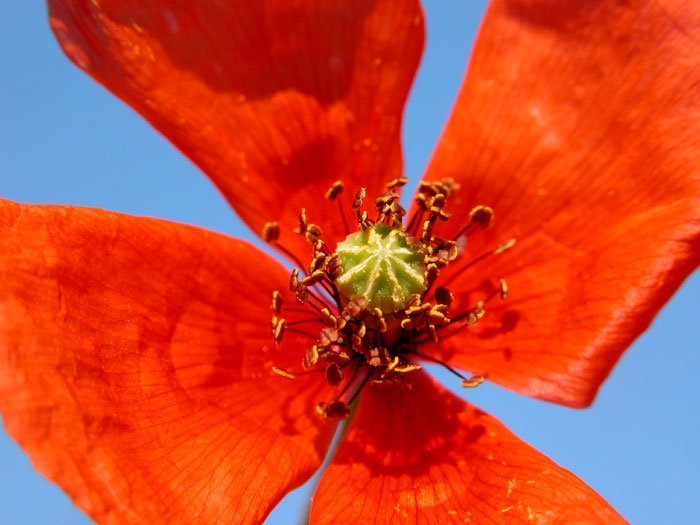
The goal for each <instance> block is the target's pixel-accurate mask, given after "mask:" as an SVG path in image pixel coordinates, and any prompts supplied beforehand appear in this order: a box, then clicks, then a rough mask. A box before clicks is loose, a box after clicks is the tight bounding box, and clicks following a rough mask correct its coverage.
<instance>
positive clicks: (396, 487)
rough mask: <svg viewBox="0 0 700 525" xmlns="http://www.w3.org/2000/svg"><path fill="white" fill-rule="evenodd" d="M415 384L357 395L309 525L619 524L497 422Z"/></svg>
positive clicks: (597, 500)
mask: <svg viewBox="0 0 700 525" xmlns="http://www.w3.org/2000/svg"><path fill="white" fill-rule="evenodd" d="M416 375H417V376H419V377H416V378H415V380H414V382H413V384H412V388H407V387H401V386H399V387H397V386H395V385H392V386H388V387H386V386H379V387H369V388H367V389H366V391H365V392H363V393H362V398H361V399H360V406H359V408H358V410H357V413H356V415H355V418H354V419H353V421H352V423H351V426H350V428H349V430H348V432H347V434H346V435H345V436H344V438H343V441H342V443H341V445H340V448H339V449H338V452H337V453H336V455H335V457H334V458H333V461H332V463H331V464H330V466H329V467H328V469H327V470H326V471H325V473H324V474H323V477H322V478H321V482H320V484H319V486H318V488H317V490H316V494H315V495H314V499H313V506H312V509H311V520H310V523H311V524H312V525H321V524H325V523H333V524H339V525H341V524H354V523H377V524H380V523H387V524H388V523H402V524H410V523H416V524H418V523H423V524H428V523H504V524H505V523H543V524H544V523H562V524H563V523H586V524H594V523H600V524H606V525H608V524H612V523H624V522H625V521H624V520H623V519H622V518H621V517H620V516H619V515H618V514H617V513H616V512H615V511H614V510H613V509H612V508H611V507H610V505H608V504H607V503H606V502H605V501H604V500H603V499H602V498H601V497H600V496H599V495H598V494H596V493H595V492H594V491H593V490H592V489H591V488H589V487H587V486H586V485H585V484H584V483H583V482H582V481H581V480H579V479H578V478H576V477H575V476H574V475H573V474H571V473H570V472H568V471H567V470H565V469H563V468H561V467H559V466H557V465H556V464H554V463H553V462H552V461H551V460H549V459H548V458H546V457H545V456H543V455H542V454H540V453H539V452H537V451H536V450H534V449H533V448H532V447H530V446H528V445H527V444H525V443H524V442H522V441H521V440H519V439H518V438H517V437H515V436H514V435H513V434H511V433H510V432H509V431H508V430H507V429H506V428H505V427H504V426H503V425H502V424H501V423H500V422H499V421H498V420H496V419H495V418H493V417H491V416H489V415H488V414H485V413H484V412H482V411H480V410H478V409H476V408H474V407H473V406H471V405H468V404H467V403H465V402H464V401H462V400H461V399H459V398H457V397H456V396H454V395H453V394H451V393H449V392H448V391H446V390H445V389H443V388H442V387H440V386H439V385H437V384H435V383H433V381H432V380H431V379H430V378H429V377H427V376H426V375H423V374H422V373H418V374H416Z"/></svg>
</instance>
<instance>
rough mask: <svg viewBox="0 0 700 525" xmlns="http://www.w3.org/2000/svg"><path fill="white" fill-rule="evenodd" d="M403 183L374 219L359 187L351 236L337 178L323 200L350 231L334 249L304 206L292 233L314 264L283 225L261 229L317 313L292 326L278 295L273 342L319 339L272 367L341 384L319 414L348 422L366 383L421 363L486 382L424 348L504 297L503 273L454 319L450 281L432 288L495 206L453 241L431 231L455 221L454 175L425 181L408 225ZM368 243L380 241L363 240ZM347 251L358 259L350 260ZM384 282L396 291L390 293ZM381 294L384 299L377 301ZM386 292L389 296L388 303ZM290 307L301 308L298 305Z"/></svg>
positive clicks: (397, 376)
mask: <svg viewBox="0 0 700 525" xmlns="http://www.w3.org/2000/svg"><path fill="white" fill-rule="evenodd" d="M406 182H407V180H406V179H404V178H399V179H394V180H392V181H391V182H389V183H388V184H387V186H386V188H387V191H386V193H385V194H384V195H382V196H380V197H378V198H376V199H375V201H374V210H375V212H376V217H375V218H374V219H371V218H370V217H369V214H368V212H367V211H365V210H363V205H364V201H365V199H366V196H367V193H366V190H365V189H364V188H360V189H359V190H358V191H357V192H356V193H355V195H354V197H353V199H352V201H351V203H350V206H351V209H352V210H353V211H354V212H355V217H356V223H357V231H358V232H360V233H355V234H353V233H351V232H350V229H349V226H348V220H347V217H346V215H345V210H344V208H343V206H342V203H341V200H340V198H341V195H342V194H343V191H344V184H343V183H342V182H341V181H337V182H335V183H334V184H333V185H332V186H331V188H330V189H329V190H328V191H327V192H326V195H325V198H326V199H328V200H330V201H337V202H338V209H339V214H340V217H341V220H342V222H343V224H344V225H345V227H346V230H347V234H348V239H346V241H344V242H343V243H339V245H338V247H337V248H336V251H335V252H333V251H331V250H330V249H329V248H328V246H327V245H326V243H325V242H324V240H323V231H322V229H321V228H320V227H319V226H318V225H316V224H313V223H310V222H308V220H307V216H306V210H304V209H302V210H301V211H300V214H299V224H298V227H297V228H296V229H295V230H294V232H295V233H296V234H298V235H303V236H305V237H306V240H307V241H308V242H309V244H310V245H311V247H312V257H311V262H310V263H309V264H308V265H304V264H302V263H301V261H299V260H298V259H296V257H295V256H294V255H293V254H292V253H291V252H290V251H289V250H287V249H286V248H284V246H283V245H281V244H280V242H279V238H280V229H279V226H278V225H277V223H268V224H266V225H265V228H264V230H263V238H264V239H265V240H266V241H267V242H269V243H271V244H273V245H274V246H276V247H277V248H279V249H280V250H282V251H283V252H284V253H286V254H287V255H288V256H290V258H292V260H294V261H296V263H297V264H298V268H295V269H294V270H293V271H292V273H291V276H290V282H289V288H290V290H291V291H292V292H293V293H294V295H295V297H296V302H297V303H298V305H303V307H304V308H305V310H304V311H306V312H308V313H309V314H310V317H309V318H303V319H299V320H296V321H293V322H289V323H288V322H287V321H286V320H285V318H284V317H282V313H283V308H284V307H283V304H282V295H281V294H280V293H279V292H278V291H275V292H274V293H273V296H272V305H271V308H272V321H271V329H272V335H273V338H274V340H275V343H276V344H277V345H279V344H280V343H281V342H282V340H283V338H284V336H285V333H287V332H294V333H296V334H299V335H302V336H305V337H307V338H309V339H310V340H311V341H312V344H310V345H309V346H308V347H307V349H306V351H305V352H304V355H303V356H301V370H299V371H290V370H286V369H282V368H278V367H273V368H272V370H273V371H274V372H275V373H276V374H278V375H280V376H282V377H285V378H288V379H293V378H295V377H296V376H298V375H303V374H311V373H323V376H324V378H325V381H326V382H327V383H328V384H329V385H331V386H333V387H337V388H339V391H338V393H337V395H336V397H335V399H334V400H332V401H329V402H327V403H321V404H319V405H318V407H317V410H318V412H319V414H321V415H323V416H325V417H329V418H334V419H344V418H346V417H347V416H348V415H349V413H350V405H351V403H352V402H353V401H354V400H355V398H356V397H357V395H358V394H359V392H360V391H361V390H362V389H363V388H364V386H365V385H367V384H368V383H370V382H372V383H375V384H377V383H400V382H403V381H404V380H405V378H406V377H407V376H408V375H409V374H411V373H412V372H415V371H417V370H420V369H421V365H420V364H418V363H417V360H419V359H422V360H428V361H433V362H437V363H440V364H442V365H443V366H445V367H446V368H447V369H448V370H450V371H451V372H453V373H454V374H456V375H457V376H459V377H460V378H461V379H462V386H464V387H474V386H477V385H478V384H480V383H481V382H482V381H483V379H484V378H483V377H482V376H476V377H471V378H467V377H465V376H463V375H462V374H460V373H459V372H457V371H455V370H453V369H452V368H450V367H449V366H447V365H446V364H445V363H442V362H441V361H440V360H438V359H436V358H434V357H431V356H427V355H424V354H422V353H420V352H419V351H418V348H419V346H420V345H421V344H425V343H429V342H437V341H439V340H440V338H442V337H447V336H449V335H452V334H454V333H457V332H458V331H460V330H462V329H464V328H465V327H466V326H468V325H470V324H474V323H476V322H477V321H478V320H479V319H481V318H482V317H483V316H484V313H485V305H486V304H487V303H488V302H489V301H490V300H491V299H493V298H494V297H495V296H496V295H500V297H501V298H502V299H505V298H506V296H507V293H508V289H507V286H506V283H505V281H504V280H502V279H501V280H499V283H498V286H497V287H494V290H493V291H492V292H491V293H490V294H489V295H488V296H487V297H486V298H484V299H483V300H482V301H479V302H477V303H476V304H475V305H474V306H473V307H472V308H469V309H468V310H466V311H463V312H461V313H458V314H457V315H454V316H451V315H450V308H451V307H452V306H453V303H454V295H453V294H452V292H451V291H450V290H449V289H448V288H447V284H449V282H448V283H443V285H442V286H439V287H436V288H435V290H434V291H433V286H434V284H435V283H436V282H437V280H438V278H439V275H440V272H441V271H442V270H444V269H445V268H447V267H448V266H449V265H450V263H452V262H453V261H455V260H457V259H458V258H460V256H461V252H462V250H461V249H460V245H459V241H460V240H461V239H462V238H465V237H466V236H467V235H469V234H470V233H471V232H472V231H473V230H474V229H476V228H486V227H488V226H489V225H490V224H491V221H492V220H493V211H492V210H491V208H489V207H488V206H477V207H476V208H474V209H473V210H472V211H471V213H470V220H469V223H468V224H466V225H465V226H464V227H463V228H462V229H460V230H459V232H458V233H457V235H455V236H454V237H453V238H451V239H446V238H441V237H438V236H436V235H435V234H434V230H435V229H436V225H437V224H438V223H439V222H442V221H447V220H449V219H450V213H449V212H448V211H446V209H445V206H446V204H447V202H448V199H449V197H450V196H451V195H452V194H453V192H454V191H456V190H457V186H456V184H455V183H454V182H453V181H452V180H449V179H446V180H442V181H438V182H422V183H421V185H420V186H419V188H418V192H417V194H416V196H415V201H416V204H417V211H416V212H415V213H414V214H413V215H412V217H411V218H410V220H409V221H408V224H407V225H406V226H404V218H405V216H406V210H405V209H404V208H403V207H402V206H401V204H400V202H399V198H400V197H399V193H398V189H399V188H401V186H403V185H405V184H406ZM377 236H382V237H383V239H384V240H386V239H389V241H388V242H385V243H384V244H382V243H380V242H377V240H376V239H377ZM366 239H374V241H372V242H369V241H367V242H366ZM363 242H366V244H362V243H363ZM372 243H374V244H372ZM513 244H514V241H513V240H511V241H507V242H506V243H503V244H501V245H500V246H499V247H497V248H496V249H495V250H492V251H491V252H488V253H487V254H482V255H481V256H479V257H477V258H475V259H473V260H472V261H469V262H467V263H466V264H465V265H463V266H462V267H461V268H460V269H459V270H458V271H457V272H456V273H453V274H452V276H451V277H450V281H451V280H452V279H454V278H455V277H456V276H457V275H459V274H460V273H462V271H464V269H465V268H468V267H471V266H473V265H474V264H476V263H477V262H479V261H481V260H483V259H485V258H487V257H488V256H492V255H498V254H499V253H502V252H504V251H505V250H507V249H509V248H510V247H512V246H513ZM374 245H376V246H374ZM372 250H375V251H372ZM376 250H380V251H381V253H380V252H377V251H376ZM347 253H350V254H351V255H352V256H353V257H354V258H353V257H343V254H347ZM358 258H359V259H358ZM358 261H359V262H358ZM370 263H371V264H370ZM394 266H395V267H394ZM361 274H362V278H363V279H365V280H366V281H364V282H363V283H361V284H362V286H353V284H356V283H353V282H352V280H353V278H355V277H356V275H357V276H358V277H357V278H359V276H360V275H361ZM406 277H408V278H409V280H410V283H408V282H407V280H406ZM368 283H369V284H368ZM377 283H379V284H377ZM380 287H384V288H390V290H389V291H388V292H387V290H385V289H380ZM357 290H361V293H360V292H357ZM380 295H381V296H382V297H383V299H382V301H379V300H378V297H379V296H380ZM386 297H389V298H390V299H391V300H389V301H387V300H386ZM288 308H290V310H295V311H296V310H298V309H299V308H300V307H299V306H297V307H288ZM304 325H312V326H314V327H315V329H314V330H313V331H307V330H305V329H304V328H303V326H304Z"/></svg>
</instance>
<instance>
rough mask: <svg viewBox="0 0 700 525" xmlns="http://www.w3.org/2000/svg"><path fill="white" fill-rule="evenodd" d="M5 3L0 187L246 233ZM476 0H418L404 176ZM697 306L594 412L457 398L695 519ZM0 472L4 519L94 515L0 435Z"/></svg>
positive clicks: (173, 155)
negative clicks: (421, 15)
mask: <svg viewBox="0 0 700 525" xmlns="http://www.w3.org/2000/svg"><path fill="white" fill-rule="evenodd" d="M0 5H2V7H3V8H4V9H3V12H4V13H5V14H4V16H3V17H2V18H1V19H0V64H2V66H3V74H2V82H0V101H1V102H0V196H2V197H7V198H10V199H14V200H18V201H27V202H40V203H50V202H55V203H69V204H76V205H88V206H96V207H100V208H106V209H112V210H117V211H121V212H126V213H132V214H139V215H149V216H155V217H165V218H169V219H174V220H178V221H182V222H187V223H191V224H196V225H199V226H203V227H207V228H210V229H214V230H218V231H223V232H225V233H228V234H231V235H236V236H240V237H244V238H247V239H250V240H253V236H252V234H251V233H250V232H249V231H248V230H247V229H246V228H245V227H244V226H243V225H242V224H241V223H240V221H239V220H238V219H237V218H236V217H235V216H234V215H233V213H231V211H230V209H229V208H228V206H227V204H226V203H225V202H224V200H223V199H222V197H221V196H220V195H219V194H218V192H217V191H216V190H215V189H214V188H213V186H212V185H211V184H210V183H209V182H208V181H207V179H206V178H205V177H204V176H203V175H202V174H201V173H199V172H198V170H197V169H196V168H195V167H194V166H192V165H191V164H190V163H189V162H188V161H187V160H186V159H184V158H183V157H182V156H181V155H180V154H179V153H178V152H177V151H176V150H175V149H174V148H173V147H171V146H170V145H169V143H168V142H167V141H166V140H165V139H163V138H162V137H161V136H160V135H158V134H157V133H156V132H154V131H153V130H152V129H151V128H150V127H149V126H148V125H147V124H146V123H145V122H144V121H142V120H141V119H140V117H138V116H137V115H136V114H135V113H134V112H133V111H132V110H130V109H129V108H127V107H126V106H125V105H124V104H122V103H121V102H119V101H118V100H116V99H115V98H114V97H112V96H111V95H110V94H108V93H107V92H106V91H105V90H104V89H103V88H101V87H100V86H98V85H97V84H96V83H94V82H93V81H91V80H90V79H89V78H87V77H86V76H84V75H83V74H82V73H81V72H80V71H78V70H77V69H76V68H74V67H73V66H72V65H71V64H70V63H69V62H68V60H67V59H65V58H64V57H63V55H62V54H61V53H60V51H59V48H58V46H57V45H56V43H55V42H54V40H53V38H52V36H51V34H50V32H49V30H48V25H47V22H46V14H45V11H44V6H43V4H42V3H41V2H17V1H10V0H0ZM483 6H484V2H483V1H472V0H469V1H466V0H432V1H428V2H425V7H426V13H427V20H428V47H427V52H426V54H425V56H424V59H423V65H422V67H421V70H420V73H419V77H418V80H417V82H416V85H415V87H414V91H413V93H412V96H411V99H410V102H409V105H408V109H407V114H406V120H405V125H404V126H405V127H404V149H405V157H406V166H407V173H408V175H409V177H410V178H411V179H412V180H414V181H415V180H417V178H418V177H419V176H420V174H421V172H422V171H423V168H424V166H425V164H426V162H427V160H428V158H429V155H430V153H431V151H432V149H433V146H434V144H435V142H436V141H437V138H438V136H439V134H440V130H441V128H442V126H443V123H444V120H445V118H446V116H447V114H448V112H449V110H450V107H451V105H452V101H453V98H454V95H455V93H456V90H457V88H458V86H459V83H460V80H461V77H462V73H463V70H464V65H465V63H466V60H467V57H468V54H469V50H470V48H471V43H472V41H473V38H474V35H475V32H476V27H477V24H478V22H479V20H480V17H481V14H482V11H483ZM699 307H700V275H697V274H696V275H695V276H693V277H691V278H690V279H689V280H688V281H687V282H686V283H685V285H684V286H683V288H682V289H681V290H680V292H679V293H678V294H677V295H676V296H675V298H674V299H673V300H672V301H671V302H670V303H669V305H668V306H667V307H666V308H665V309H664V310H663V311H662V312H661V313H660V314H659V316H658V318H657V319H656V320H655V322H654V324H653V326H652V328H651V329H650V330H649V331H648V332H647V333H646V334H644V335H643V336H642V337H641V338H640V339H639V340H638V341H637V342H636V343H635V344H634V345H633V346H632V347H631V348H630V349H629V350H628V351H627V353H626V354H625V355H624V356H623V358H622V360H621V362H620V363H619V365H618V366H617V367H616V369H615V370H614V371H613V373H612V375H611V377H610V378H609V380H608V381H607V383H606V384H605V385H604V386H603V388H602V390H601V392H600V395H599V397H598V398H597V400H596V402H595V404H594V405H593V407H592V408H590V409H587V410H584V411H576V410H571V409H567V408H562V407H558V406H554V405H551V404H547V403H543V402H539V401H535V400H531V399H528V398H525V397H522V396H519V395H517V394H514V393H511V392H508V391H506V390H504V389H501V388H499V387H496V386H492V385H483V386H482V387H479V388H478V389H476V390H474V391H469V392H468V393H465V392H464V391H458V394H459V395H462V396H465V397H466V396H468V398H469V400H470V401H471V402H473V403H475V404H476V405H478V406H480V407H481V408H483V409H484V410H487V411H488V412H490V413H492V414H494V415H495V416H497V417H498V418H499V419H501V420H502V421H503V422H504V423H505V424H506V425H507V426H509V427H510V429H511V430H513V431H514V432H515V433H516V434H518V435H519V436H520V437H522V438H523V439H525V440H526V441H528V442H529V443H530V444H532V445H533V446H535V447H536V448H538V449H539V450H541V451H542V452H544V453H546V454H547V455H549V456H550V457H551V458H553V459H554V460H555V461H556V462H558V463H559V464H561V465H563V466H565V467H567V468H569V469H570V470H572V471H573V472H574V473H576V474H577V475H578V476H580V477H581V478H582V479H584V480H585V481H586V482H587V483H589V484H590V485H591V486H592V487H594V488H595V489H596V490H597V491H599V492H600V493H601V494H602V495H603V496H604V497H606V498H607V499H608V500H609V501H610V502H611V503H612V504H613V506H615V507H616V508H617V509H618V510H619V511H620V512H621V513H622V514H623V515H624V516H626V517H627V518H628V519H629V520H631V521H632V522H633V523H649V524H653V523H691V522H696V523H697V522H700V514H699V513H698V512H699V511H698V510H697V505H695V500H696V499H697V497H698V496H699V495H700V493H699V491H698V487H700V440H699V439H698V437H697V436H698V435H699V434H700V418H698V415H697V414H698V410H697V407H698V405H699V404H700V386H698V382H697V374H698V370H700V344H699V339H700V338H698V335H697V332H695V329H696V328H697V315H698V311H700V308H699ZM436 373H437V375H438V376H440V377H441V379H443V380H444V383H445V384H447V385H448V386H450V385H451V386H453V387H455V390H456V389H457V388H458V385H457V384H456V383H455V382H454V381H453V379H452V378H451V377H449V376H445V375H444V374H442V373H440V372H439V371H438V372H436ZM0 466H1V468H0V523H2V524H4V525H14V524H17V525H33V524H37V525H44V524H46V525H48V524H51V525H54V524H81V523H89V520H88V519H87V518H86V517H85V516H84V515H83V514H82V513H81V512H80V511H79V510H77V509H75V507H73V505H72V504H71V502H70V500H69V499H68V498H67V497H65V496H64V495H63V494H62V492H61V491H60V490H59V489H58V488H57V487H55V486H54V485H52V484H51V483H49V482H47V481H45V480H44V479H43V478H42V477H40V476H39V475H37V474H36V473H34V471H33V470H32V469H31V466H30V463H29V461H28V459H27V458H26V456H25V455H24V454H23V453H22V452H21V450H20V449H19V448H18V447H17V446H16V445H15V444H14V443H13V442H12V441H11V440H10V439H9V438H8V437H7V436H6V435H5V434H4V433H2V432H0ZM312 483H313V480H312ZM311 491H312V486H311V485H307V486H304V487H302V488H300V489H299V490H297V491H295V492H294V493H292V494H290V495H289V496H288V497H287V498H286V499H285V500H284V501H283V502H282V503H281V504H280V506H279V507H278V508H277V509H276V510H275V512H274V513H273V514H272V515H271V516H270V518H269V520H268V523H280V524H282V523H284V524H286V523H294V522H295V518H292V517H293V516H302V515H303V512H304V508H305V507H306V505H307V504H308V499H309V497H310V495H311Z"/></svg>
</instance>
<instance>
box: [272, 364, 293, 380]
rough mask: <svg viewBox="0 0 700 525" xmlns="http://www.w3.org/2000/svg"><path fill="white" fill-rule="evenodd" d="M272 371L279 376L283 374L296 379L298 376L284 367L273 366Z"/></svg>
mask: <svg viewBox="0 0 700 525" xmlns="http://www.w3.org/2000/svg"><path fill="white" fill-rule="evenodd" d="M272 371H273V372H274V373H275V374H277V375H278V376H282V377H284V378H286V379H295V378H296V376H295V375H294V374H291V373H289V372H287V371H286V370H285V369H284V368H278V367H276V366H273V367H272Z"/></svg>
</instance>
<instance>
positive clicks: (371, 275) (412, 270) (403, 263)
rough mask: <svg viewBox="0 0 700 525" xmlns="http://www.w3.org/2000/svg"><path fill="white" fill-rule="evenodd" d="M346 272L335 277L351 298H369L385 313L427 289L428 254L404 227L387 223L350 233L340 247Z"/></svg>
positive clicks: (370, 306) (372, 306) (343, 293)
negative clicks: (402, 228)
mask: <svg viewBox="0 0 700 525" xmlns="http://www.w3.org/2000/svg"><path fill="white" fill-rule="evenodd" d="M336 253H337V255H338V259H339V260H340V264H341V266H342V268H343V274H342V275H341V276H340V277H338V279H336V281H335V285H336V287H337V288H338V291H339V292H340V293H341V294H342V295H343V296H344V297H346V298H347V299H359V298H365V299H366V301H367V307H368V308H379V309H381V311H382V312H383V313H385V314H387V313H391V312H395V311H397V310H401V309H403V308H404V307H405V306H406V303H407V302H408V300H409V299H410V298H411V296H412V295H414V294H420V293H422V292H424V291H425V288H426V282H425V263H424V254H423V251H422V250H421V248H420V246H418V245H417V243H416V241H415V240H414V239H412V238H410V237H409V236H407V235H406V234H405V233H404V232H403V231H401V230H398V229H396V228H391V227H389V226H385V225H378V226H374V227H372V228H371V229H369V230H367V231H360V232H357V233H353V234H351V235H349V236H348V237H347V238H346V239H345V240H344V241H343V242H340V243H338V247H337V249H336Z"/></svg>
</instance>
